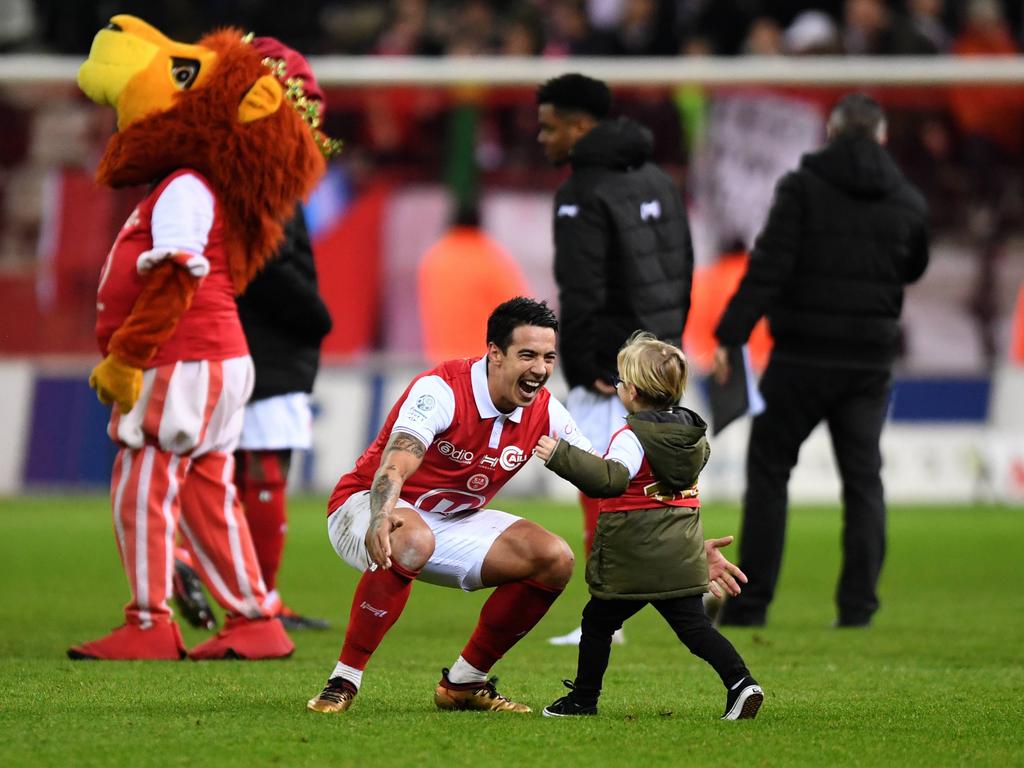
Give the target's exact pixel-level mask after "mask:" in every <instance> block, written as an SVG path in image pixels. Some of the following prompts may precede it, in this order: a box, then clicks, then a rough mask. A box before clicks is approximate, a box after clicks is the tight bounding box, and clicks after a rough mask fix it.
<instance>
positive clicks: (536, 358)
mask: <svg viewBox="0 0 1024 768" xmlns="http://www.w3.org/2000/svg"><path fill="white" fill-rule="evenodd" d="M555 342H556V339H555V332H554V330H552V329H551V328H541V327H539V326H535V325H520V326H519V327H518V328H516V329H515V330H514V331H512V340H511V341H510V342H509V344H508V349H506V350H505V351H504V352H503V351H502V350H501V349H500V348H499V347H498V345H497V344H495V343H493V342H491V344H490V345H489V346H488V348H487V389H488V391H489V392H490V393H491V401H492V402H493V403H494V406H495V407H496V408H497V409H498V410H499V411H501V412H502V413H509V412H510V411H513V410H515V409H516V408H517V407H525V406H527V405H529V404H530V403H532V402H533V401H534V400H535V399H536V397H537V393H538V392H539V391H540V388H541V387H543V386H544V384H545V382H547V380H548V379H549V378H550V377H551V372H552V371H553V370H554V368H555V358H556V357H557V353H556V351H555Z"/></svg>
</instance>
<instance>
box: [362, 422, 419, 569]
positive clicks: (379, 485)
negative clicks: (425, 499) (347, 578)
mask: <svg viewBox="0 0 1024 768" xmlns="http://www.w3.org/2000/svg"><path fill="white" fill-rule="evenodd" d="M426 452H427V447H426V446H425V445H424V444H423V442H422V441H421V440H418V439H417V438H415V437H414V436H412V435H408V434H405V433H403V432H396V433H395V434H394V435H392V436H391V440H389V441H388V444H387V447H386V448H385V449H384V455H383V456H381V460H380V466H379V467H378V468H377V472H376V473H375V474H374V476H373V482H372V483H371V484H370V526H369V530H368V531H367V533H366V552H367V554H368V555H369V557H370V560H371V562H372V563H373V564H374V565H376V566H379V567H381V568H389V567H391V542H390V538H389V537H390V534H391V532H392V531H393V530H395V528H398V527H400V526H401V525H402V520H401V517H400V516H399V515H398V514H397V513H396V512H395V502H397V501H398V497H399V494H400V493H401V492H402V484H403V483H404V482H405V481H406V479H407V478H408V477H409V476H410V475H411V474H412V473H413V472H415V471H416V470H417V469H419V466H420V464H421V463H422V462H423V456H424V455H425V454H426Z"/></svg>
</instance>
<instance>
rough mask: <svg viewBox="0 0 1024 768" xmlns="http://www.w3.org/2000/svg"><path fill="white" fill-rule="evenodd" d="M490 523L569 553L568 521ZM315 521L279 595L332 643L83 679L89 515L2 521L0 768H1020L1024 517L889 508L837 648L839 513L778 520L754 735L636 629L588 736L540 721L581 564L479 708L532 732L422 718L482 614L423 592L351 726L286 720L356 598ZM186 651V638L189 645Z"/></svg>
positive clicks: (448, 717) (34, 506)
mask: <svg viewBox="0 0 1024 768" xmlns="http://www.w3.org/2000/svg"><path fill="white" fill-rule="evenodd" d="M498 506H500V507H502V508H505V509H508V510H509V511H511V512H514V513H517V514H521V515H524V516H527V517H530V518H532V519H534V520H536V521H538V522H540V523H541V524H542V525H544V526H546V527H548V528H550V529H551V530H554V531H556V532H558V533H560V534H561V535H563V536H565V537H566V539H567V540H568V541H570V543H573V544H574V546H575V545H576V544H577V543H578V541H579V512H578V511H577V510H576V509H575V508H573V507H572V506H571V505H566V504H554V503H550V502H544V501H536V502H527V501H519V500H509V501H507V502H505V503H504V504H499V505H498ZM322 507H323V502H322V500H320V499H309V500H303V499H300V500H295V501H293V503H292V510H291V521H290V528H291V530H290V536H289V541H288V547H287V550H286V553H285V560H284V567H283V570H282V575H281V588H282V592H283V593H284V595H285V596H286V598H287V600H288V601H289V602H290V603H291V604H292V605H293V607H295V608H296V609H298V610H300V611H303V612H307V613H309V614H311V615H315V616H326V617H329V618H330V619H331V620H332V621H333V623H334V628H333V629H332V630H331V631H329V632H320V633H305V634H296V635H295V642H296V646H297V647H296V651H295V654H294V656H293V657H292V658H291V659H289V660H287V661H275V662H261V663H252V662H208V663H193V662H180V663H97V662H92V663H89V662H71V661H69V660H68V659H67V658H66V657H65V655H64V651H65V649H66V648H67V646H68V645H70V644H72V643H75V642H78V641H82V640H88V639H92V638H94V637H96V636H98V635H101V634H103V633H105V632H106V631H107V630H108V629H110V628H111V627H113V626H115V625H117V624H119V623H120V622H121V613H120V608H121V606H122V605H123V604H124V602H125V601H126V599H127V588H126V585H125V582H124V576H123V575H122V573H121V570H120V566H119V563H118V559H117V554H116V549H115V545H114V539H113V533H112V525H111V522H110V515H109V512H108V509H107V502H106V500H105V499H104V498H102V497H98V496H53V497H37V498H26V499H5V500H0V574H2V578H0V618H2V621H0V733H2V734H3V738H2V739H0V765H3V766H31V765H49V766H114V765H116V766H149V765H152V766H178V765H181V766H205V765H210V766H218V767H221V766H245V767H246V768H252V767H253V766H261V765H280V766H303V765H310V766H332V767H334V766H359V768H372V767H373V766H417V767H420V766H422V767H429V766H445V767H446V768H447V766H481V765H489V766H505V765H509V766H588V767H593V766H605V765H608V766H615V765H624V766H625V765H628V766H644V767H647V766H662V765H664V766H699V765H713V766H741V765H764V766H780V765H781V766H789V765H814V766H824V765H865V766H874V765H878V766H890V765H900V766H903V765H920V766H931V765H971V766H974V765H999V766H1008V765H1024V704H1022V702H1024V696H1022V693H1021V692H1022V690H1024V668H1022V663H1024V662H1022V659H1024V591H1022V589H1021V586H1022V585H1021V582H1022V578H1021V577H1022V575H1024V565H1022V558H1021V555H1022V552H1024V549H1022V541H1024V510H1021V509H1007V508H996V507H969V506H968V507H965V506H956V507H952V506H951V507H938V508H934V507H928V508H926V507H896V508H893V509H892V510H890V525H889V534H890V543H889V554H888V560H887V565H886V570H885V573H884V576H883V582H882V587H881V596H882V600H883V607H882V611H881V612H880V613H879V614H878V616H877V618H876V622H875V625H874V626H873V627H872V628H870V629H868V630H835V629H832V628H830V624H831V621H832V619H833V607H832V597H831V596H832V592H833V589H834V584H835V579H836V573H837V568H838V553H839V545H838V542H839V534H840V520H839V513H838V510H837V509H836V508H832V507H820V508H811V507H802V508H799V509H796V510H795V511H794V512H793V514H792V516H791V520H790V529H789V539H788V548H787V552H786V561H785V565H784V570H783V575H782V581H781V584H780V589H779V597H778V599H777V601H776V604H775V605H774V606H773V609H772V613H771V616H770V623H769V625H768V626H767V627H766V628H763V629H757V630H749V629H746V630H729V631H727V635H728V637H729V638H730V639H731V640H732V641H733V643H734V644H735V645H736V646H737V648H738V649H739V650H740V652H741V653H742V654H743V656H744V657H745V658H746V660H747V663H748V664H749V666H750V668H751V670H752V671H753V673H754V674H755V675H756V676H757V678H758V679H759V680H760V682H761V684H762V685H763V687H764V689H765V691H766V700H765V704H764V706H763V707H762V709H761V713H760V715H759V716H758V718H757V719H756V720H754V721H746V722H738V723H736V722H730V723H725V722H721V721H719V720H718V716H719V715H720V714H721V711H722V707H723V704H724V695H723V691H722V688H721V685H720V683H719V682H718V679H717V677H716V676H715V674H714V673H713V672H712V671H711V669H710V668H709V667H707V666H706V665H704V664H703V662H700V661H699V660H697V659H695V658H694V657H692V656H690V655H689V653H687V651H686V650H685V649H684V648H683V647H682V646H681V645H680V644H679V643H678V642H677V641H676V639H675V637H674V636H673V635H672V633H671V632H670V631H669V629H668V627H666V626H665V625H664V624H663V623H662V621H661V619H660V617H659V616H658V615H657V614H656V613H655V612H654V611H653V610H651V609H647V610H646V611H644V612H642V613H641V614H640V615H638V616H637V617H635V618H634V619H633V620H632V621H631V622H629V623H628V624H627V625H626V635H627V644H626V645H625V646H622V647H618V646H616V647H615V648H614V650H613V653H612V662H611V667H610V669H609V673H608V675H607V678H606V681H605V694H604V696H603V698H602V700H601V714H600V715H599V716H598V717H595V718H588V719H585V720H583V721H575V720H569V721H563V720H551V719H548V718H544V717H541V716H540V714H539V712H540V710H541V708H543V706H544V705H545V704H548V703H549V702H551V701H552V700H553V699H554V698H555V697H557V696H559V695H561V692H562V687H561V683H560V681H561V679H562V678H566V677H569V678H571V677H572V676H573V674H574V671H575V662H576V658H575V649H571V648H554V647H551V646H548V645H547V644H546V643H545V642H544V640H545V638H546V637H548V636H551V635H554V634H561V633H562V632H564V631H567V630H568V629H570V628H571V627H572V626H575V625H576V623H577V621H578V618H579V611H580V609H581V608H582V606H583V604H584V602H585V585H584V584H583V579H582V573H581V569H580V568H579V567H577V573H576V574H575V576H574V577H573V581H572V583H571V584H570V586H569V589H568V590H567V591H566V593H565V594H564V595H563V596H562V597H561V598H560V599H559V601H558V602H557V603H556V604H555V606H554V608H553V609H552V611H551V613H550V614H549V615H548V616H547V617H546V618H545V619H544V621H543V622H542V623H541V624H540V626H539V627H538V628H537V629H536V630H535V631H534V632H533V633H531V634H530V635H529V636H528V637H527V638H525V639H524V640H523V641H522V642H521V643H520V644H519V645H518V646H517V647H516V648H514V649H513V650H512V652H511V653H510V654H509V655H508V656H507V657H506V658H505V659H504V660H503V661H502V662H501V663H500V664H499V665H498V667H497V669H496V670H495V672H496V673H497V674H498V675H499V676H500V678H501V682H500V685H499V690H501V691H502V692H504V693H506V694H507V695H509V696H511V697H513V698H516V699H517V700H521V701H524V702H526V703H528V704H529V705H531V706H532V707H533V708H534V710H535V713H534V714H533V715H525V716H517V715H495V714H490V713H459V712H456V713H444V712H438V711H436V710H435V709H434V706H433V703H432V700H431V696H432V692H433V688H434V685H435V683H436V682H437V678H438V676H439V673H440V669H441V667H442V666H449V665H450V664H451V663H452V662H453V661H454V660H455V658H456V656H457V655H458V653H459V651H460V650H461V648H462V645H463V643H464V642H465V640H466V639H467V637H468V636H469V633H470V632H471V630H472V627H473V625H474V623H475V620H476V615H477V610H478V608H479V606H480V604H481V603H482V601H483V599H484V598H485V597H486V593H477V594H472V595H467V594H461V593H457V592H453V591H450V590H444V589H440V588H437V587H433V586H430V585H427V584H420V585H417V586H415V587H414V589H413V593H412V598H411V600H410V602H409V607H408V608H407V610H406V612H405V614H404V615H403V616H402V619H401V620H400V621H399V622H398V624H397V625H396V626H395V628H394V629H393V630H392V632H391V633H390V634H389V635H388V637H387V638H386V639H385V641H384V643H383V645H382V647H381V648H380V650H379V651H378V653H377V654H376V656H375V657H374V659H373V661H372V662H371V664H370V667H369V669H368V670H367V673H366V676H365V678H364V681H363V690H362V692H361V693H360V695H359V698H358V699H357V700H356V702H355V704H354V706H353V708H352V709H351V710H350V711H349V712H348V713H347V714H345V715H341V716H325V715H316V714H312V713H309V712H306V711H305V702H306V699H308V698H309V697H310V696H312V695H313V694H315V693H316V692H317V691H318V690H319V688H320V687H321V685H322V684H323V682H324V680H325V677H326V675H327V673H328V672H329V671H330V670H331V669H332V667H333V664H334V662H335V659H336V658H337V654H338V649H339V645H340V642H341V636H342V631H343V627H344V616H346V615H347V612H348V603H349V599H350V597H351V593H352V588H353V585H354V583H355V574H354V572H352V571H351V570H349V569H348V568H347V567H346V566H345V565H344V564H343V563H341V561H340V560H338V559H337V558H336V556H335V555H334V553H333V551H332V549H331V547H330V545H329V543H328V542H327V538H326V533H325V524H324V516H323V508H322ZM704 521H705V530H706V532H707V533H708V534H709V535H722V534H725V533H730V532H734V531H735V530H736V522H737V511H736V509H735V506H733V505H730V506H712V507H708V508H706V509H705V510H704ZM204 634H205V633H201V632H199V631H196V630H191V629H186V631H185V638H186V642H187V643H188V644H189V645H193V644H195V643H197V642H199V641H200V640H201V639H202V638H203V637H204Z"/></svg>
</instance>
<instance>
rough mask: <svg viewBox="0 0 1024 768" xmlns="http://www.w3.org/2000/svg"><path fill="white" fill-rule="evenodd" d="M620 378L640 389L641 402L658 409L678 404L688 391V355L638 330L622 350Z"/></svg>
mask: <svg viewBox="0 0 1024 768" xmlns="http://www.w3.org/2000/svg"><path fill="white" fill-rule="evenodd" d="M617 363H618V366H619V378H620V379H622V381H624V382H627V383H629V384H632V385H633V386H634V387H636V388H637V391H638V395H639V396H640V399H641V400H643V401H644V402H645V403H647V404H648V405H652V406H654V407H655V408H671V407H672V406H673V405H677V404H678V403H679V401H680V400H681V399H682V397H683V392H684V391H685V390H686V379H687V366H686V355H684V354H683V351H682V350H681V349H679V348H678V347H674V346H672V345H671V344H666V343H665V342H664V341H659V340H658V339H657V338H656V337H655V336H654V335H653V334H650V333H646V332H644V331H637V332H636V333H634V334H633V335H632V336H630V337H629V341H627V342H626V345H625V346H624V347H623V348H622V349H620V350H619V356H618V360H617Z"/></svg>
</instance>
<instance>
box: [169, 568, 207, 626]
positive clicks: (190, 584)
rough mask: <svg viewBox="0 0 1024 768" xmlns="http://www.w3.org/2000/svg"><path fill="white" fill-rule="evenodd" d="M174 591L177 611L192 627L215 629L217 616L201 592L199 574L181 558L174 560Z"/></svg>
mask: <svg viewBox="0 0 1024 768" xmlns="http://www.w3.org/2000/svg"><path fill="white" fill-rule="evenodd" d="M173 585H174V592H173V594H172V596H171V597H172V599H173V600H174V606H175V607H176V608H177V609H178V613H179V614H181V617H182V618H183V619H185V621H187V622H188V623H189V624H191V625H192V626H193V627H198V628H200V629H216V628H217V618H216V617H215V616H214V615H213V609H212V608H211V607H210V602H209V601H208V600H207V599H206V593H205V592H203V582H202V581H200V579H199V574H198V573H196V572H195V571H194V570H192V569H191V568H190V567H189V566H187V565H186V564H185V563H183V562H182V561H181V560H175V561H174V579H173Z"/></svg>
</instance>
